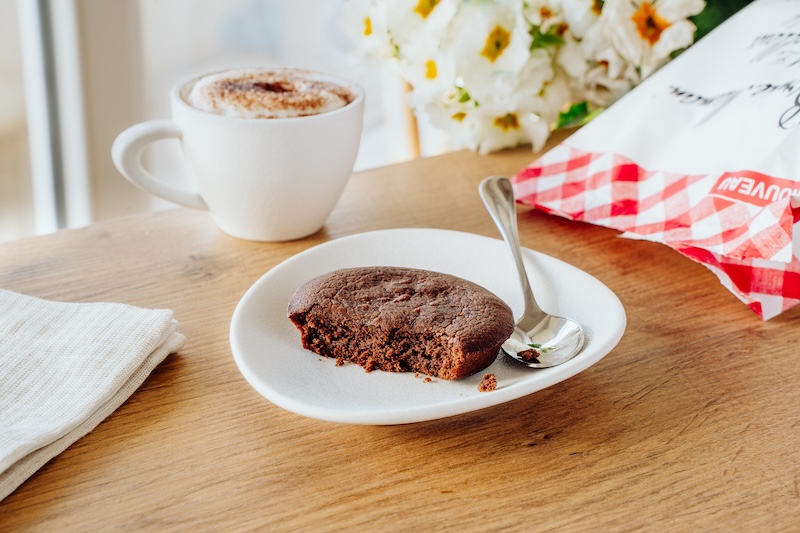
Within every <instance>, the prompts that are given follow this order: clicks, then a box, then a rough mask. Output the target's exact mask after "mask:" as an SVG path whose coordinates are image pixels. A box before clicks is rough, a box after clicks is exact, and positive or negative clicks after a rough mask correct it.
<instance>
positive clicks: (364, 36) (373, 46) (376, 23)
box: [343, 0, 394, 59]
mask: <svg viewBox="0 0 800 533" xmlns="http://www.w3.org/2000/svg"><path fill="white" fill-rule="evenodd" d="M345 7H346V8H347V16H346V17H344V19H343V29H344V31H345V32H346V33H347V34H348V35H349V36H350V38H351V39H352V40H353V41H354V42H355V43H356V44H357V45H358V47H359V48H360V50H361V51H362V53H364V54H365V55H367V56H373V57H378V58H383V59H386V58H390V57H392V56H393V55H394V45H393V44H392V42H391V38H390V35H389V32H388V30H387V27H386V10H385V9H384V6H383V2H381V1H380V0H347V1H346V3H345Z"/></svg>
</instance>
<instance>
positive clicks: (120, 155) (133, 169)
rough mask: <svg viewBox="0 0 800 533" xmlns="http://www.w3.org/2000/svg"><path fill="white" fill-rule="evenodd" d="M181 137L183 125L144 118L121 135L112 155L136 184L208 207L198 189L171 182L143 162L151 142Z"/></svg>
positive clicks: (184, 202)
mask: <svg viewBox="0 0 800 533" xmlns="http://www.w3.org/2000/svg"><path fill="white" fill-rule="evenodd" d="M181 137H182V133H181V129H180V127H179V126H178V125H177V124H176V123H175V122H173V121H171V120H151V121H149V122H142V123H140V124H136V125H135V126H131V127H130V128H128V129H126V130H125V131H123V132H122V133H120V134H119V135H118V136H117V138H116V139H115V140H114V145H113V146H112V147H111V157H112V159H113V160H114V165H116V167H117V170H119V171H120V173H121V174H122V175H123V176H125V178H127V180H128V181H130V182H131V183H133V184H134V185H136V186H138V187H140V188H142V189H144V190H145V191H147V192H149V193H152V194H154V195H156V196H160V197H161V198H163V199H165V200H169V201H170V202H174V203H176V204H180V205H183V206H186V207H192V208H194V209H204V210H208V206H206V203H205V201H204V200H203V198H202V197H201V196H200V195H199V194H198V193H197V192H195V191H190V190H188V189H184V188H181V187H176V186H174V185H170V184H169V183H167V182H165V181H162V180H160V179H158V178H156V177H155V176H153V175H152V174H150V173H149V172H148V171H147V170H145V169H144V167H143V166H142V163H141V157H142V151H143V150H144V148H145V147H146V146H147V145H148V144H150V143H151V142H154V141H160V140H162V139H180V138H181Z"/></svg>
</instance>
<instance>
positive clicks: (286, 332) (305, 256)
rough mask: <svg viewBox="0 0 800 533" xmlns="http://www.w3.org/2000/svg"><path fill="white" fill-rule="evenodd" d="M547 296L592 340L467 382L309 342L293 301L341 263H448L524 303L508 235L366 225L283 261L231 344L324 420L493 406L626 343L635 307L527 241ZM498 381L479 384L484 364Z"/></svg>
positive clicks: (278, 399) (294, 401)
mask: <svg viewBox="0 0 800 533" xmlns="http://www.w3.org/2000/svg"><path fill="white" fill-rule="evenodd" d="M523 253H524V257H525V263H526V265H525V266H526V268H527V269H528V276H529V277H530V281H531V286H532V287H533V290H534V293H535V294H536V297H537V300H538V301H539V304H540V305H541V306H542V307H543V308H544V309H545V310H547V311H549V312H551V313H554V314H559V315H563V316H568V317H571V318H574V319H575V320H577V321H578V322H580V323H581V325H582V326H583V327H584V330H585V332H586V344H585V346H584V348H583V350H582V351H581V352H580V353H579V354H578V355H577V356H576V357H575V358H574V359H572V360H570V361H568V362H566V363H564V364H562V365H560V366H557V367H553V368H548V369H540V370H535V369H530V368H527V367H523V366H521V365H519V364H517V363H516V362H514V361H511V360H509V359H508V358H506V357H498V359H497V360H496V361H495V362H494V363H493V364H492V366H490V367H489V368H488V369H486V370H485V371H484V372H479V373H478V374H476V375H474V376H471V377H469V378H465V379H462V380H457V381H447V380H441V379H436V378H434V379H433V380H432V381H429V382H426V381H425V379H424V376H422V375H420V376H415V375H414V373H392V372H382V371H373V372H369V373H367V372H365V371H364V369H363V368H361V367H360V366H358V365H355V364H352V363H348V364H345V365H344V366H339V367H337V366H336V365H335V361H334V360H333V359H327V358H325V357H321V356H319V355H317V354H315V353H313V352H310V351H307V350H305V349H303V347H302V346H301V344H300V332H299V331H298V330H297V329H296V328H295V326H294V325H293V324H292V323H291V322H290V321H289V319H288V318H287V315H286V307H287V304H288V302H289V298H290V297H291V295H292V294H293V293H294V291H295V289H297V288H298V287H299V286H300V285H302V284H303V283H305V282H306V281H308V280H309V279H311V278H313V277H314V276H317V275H320V274H324V273H326V272H329V271H331V270H335V269H338V268H346V267H354V266H380V265H386V266H407V267H414V268H423V269H427V270H434V271H439V272H446V273H449V274H453V275H456V276H459V277H462V278H464V279H468V280H470V281H473V282H475V283H478V284H480V285H482V286H484V287H485V288H487V289H489V290H490V291H492V292H493V293H495V294H496V295H497V296H499V297H500V298H502V299H503V300H505V301H506V302H507V303H508V305H509V306H510V307H511V309H512V310H513V311H514V314H515V316H519V314H520V313H521V312H522V297H521V296H520V294H519V293H520V289H519V281H518V278H517V275H516V273H515V271H514V266H513V263H512V260H511V255H510V254H509V253H508V251H507V250H506V248H505V244H504V243H503V241H501V240H497V239H490V238H488V237H482V236H478V235H473V234H469V233H460V232H454V231H446V230H436V229H395V230H384V231H375V232H369V233H361V234H357V235H352V236H349V237H344V238H341V239H337V240H334V241H330V242H327V243H325V244H321V245H319V246H315V247H314V248H310V249H308V250H306V251H304V252H302V253H300V254H297V255H296V256H294V257H292V258H290V259H288V260H286V261H284V262H283V263H281V264H279V265H278V266H276V267H275V268H273V269H272V270H270V271H269V272H267V273H266V274H265V275H264V276H262V277H261V279H259V280H258V281H257V282H256V283H255V284H253V286H252V287H251V288H250V289H249V290H248V291H247V293H246V294H245V295H244V297H243V298H242V300H241V301H240V302H239V305H238V306H237V307H236V310H235V312H234V314H233V319H232V321H231V348H232V351H233V357H234V359H235V361H236V364H237V365H238V366H239V369H240V371H241V372H242V374H243V375H244V377H245V379H247V381H248V382H249V383H250V384H251V385H252V386H253V387H254V388H255V389H256V390H257V391H258V392H259V393H261V394H262V395H263V396H264V397H266V398H267V399H268V400H270V401H271V402H273V403H275V404H277V405H279V406H281V407H283V408H284V409H288V410H289V411H293V412H295V413H298V414H301V415H305V416H308V417H312V418H317V419H321V420H328V421H333V422H345V423H352V424H405V423H410V422H420V421H424V420H432V419H436V418H443V417H447V416H453V415H457V414H461V413H466V412H469V411H474V410H476V409H483V408H485V407H490V406H492V405H497V404H500V403H503V402H507V401H509V400H514V399H516V398H520V397H522V396H525V395H527V394H531V393H532V392H536V391H538V390H541V389H544V388H545V387H549V386H550V385H553V384H555V383H558V382H560V381H563V380H565V379H567V378H569V377H572V376H574V375H575V374H577V373H579V372H581V371H583V370H585V369H586V368H588V367H590V366H591V365H593V364H594V363H596V362H597V361H599V360H600V359H601V358H602V357H603V356H605V355H606V354H607V353H608V352H610V351H611V349H612V348H613V347H614V346H615V345H616V344H617V342H619V339H620V338H621V337H622V334H623V332H624V330H625V322H626V318H625V310H624V309H623V307H622V304H621V303H620V301H619V299H618V298H617V297H616V295H615V294H614V293H613V292H611V290H609V289H608V287H606V286H605V285H603V284H602V283H601V282H600V281H598V280H597V279H595V278H594V277H592V276H590V275H588V274H586V273H585V272H583V271H581V270H578V269H577V268H575V267H573V266H570V265H568V264H566V263H564V262H562V261H559V260H558V259H554V258H552V257H550V256H547V255H544V254H541V253H538V252H534V251H532V250H527V249H525V250H523ZM487 372H491V373H494V374H495V375H496V376H497V382H498V385H497V388H496V389H495V390H494V391H492V392H479V391H478V383H479V382H480V380H481V377H482V376H483V374H484V373H487Z"/></svg>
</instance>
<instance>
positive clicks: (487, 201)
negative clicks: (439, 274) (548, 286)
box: [478, 176, 584, 368]
mask: <svg viewBox="0 0 800 533" xmlns="http://www.w3.org/2000/svg"><path fill="white" fill-rule="evenodd" d="M478 190H479V192H480V195H481V199H482V200H483V203H484V205H485V206H486V209H487V210H488V211H489V214H490V215H491V217H492V220H493V221H494V223H495V225H496V226H497V229H498V230H500V234H501V235H502V236H503V240H504V241H505V242H506V245H507V246H508V249H509V251H510V252H511V256H512V257H513V259H514V264H515V266H516V267H517V274H518V275H519V281H520V285H521V286H522V295H523V298H524V303H525V307H524V309H523V311H522V316H520V318H519V319H517V322H516V327H515V328H514V333H512V334H511V337H510V338H509V339H508V340H507V341H506V342H504V343H503V347H502V351H503V352H504V353H505V354H506V355H508V356H509V357H511V358H513V359H516V360H517V361H519V362H520V363H522V364H524V365H527V366H529V367H531V368H548V367H551V366H556V365H560V364H561V363H565V362H566V361H569V360H570V359H572V358H573V357H575V356H576V355H577V354H578V352H580V351H581V348H582V347H583V343H584V334H583V328H581V326H580V324H578V323H577V322H575V321H574V320H572V319H570V318H564V317H560V316H555V315H550V314H548V313H545V312H544V311H543V310H542V308H541V307H539V304H538V303H537V302H536V299H535V298H534V296H533V290H532V289H531V286H530V282H529V281H528V274H527V272H526V270H525V264H524V263H523V261H522V249H521V248H520V244H519V236H518V234H517V210H516V204H515V202H514V188H513V187H512V185H511V182H510V181H509V180H508V178H506V177H503V176H490V177H488V178H486V179H484V180H483V181H482V182H481V184H480V186H479V189H478Z"/></svg>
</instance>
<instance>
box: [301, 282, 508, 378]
mask: <svg viewBox="0 0 800 533" xmlns="http://www.w3.org/2000/svg"><path fill="white" fill-rule="evenodd" d="M288 314H289V319H290V320H291V321H292V322H293V323H294V324H295V326H297V328H298V329H299V330H300V334H301V338H302V342H303V347H304V348H306V349H308V350H311V351H313V352H316V353H318V354H320V355H324V356H326V357H332V358H335V359H337V361H338V362H339V363H340V364H341V363H343V362H345V361H349V362H353V363H356V364H359V365H361V366H362V367H364V368H365V369H366V370H367V371H368V372H369V371H371V370H378V369H380V370H384V371H389V372H420V373H423V374H427V375H429V376H435V377H438V378H441V379H458V378H463V377H467V376H470V375H472V374H474V373H476V372H478V371H480V370H483V369H484V368H486V367H487V366H489V365H490V364H492V362H493V361H494V360H495V357H496V356H497V353H498V351H499V349H500V346H501V345H502V344H503V342H504V341H505V340H506V339H507V338H508V337H509V336H510V335H511V333H512V332H513V330H514V317H513V314H512V312H511V309H510V308H509V307H508V305H506V303H505V302H503V301H502V300H501V299H500V298H498V297H497V296H495V295H494V294H492V293H491V292H489V291H488V290H486V289H484V288H483V287H481V286H479V285H476V284H474V283H472V282H469V281H467V280H464V279H461V278H458V277H455V276H451V275H449V274H443V273H440V272H431V271H427V270H418V269H411V268H401V267H361V268H348V269H342V270H336V271H333V272H330V273H328V274H324V275H322V276H319V277H317V278H314V279H312V280H310V281H308V282H307V283H305V284H304V285H303V286H301V287H300V288H298V289H297V291H296V292H295V293H294V295H293V296H292V298H291V299H290V300H289V309H288Z"/></svg>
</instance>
